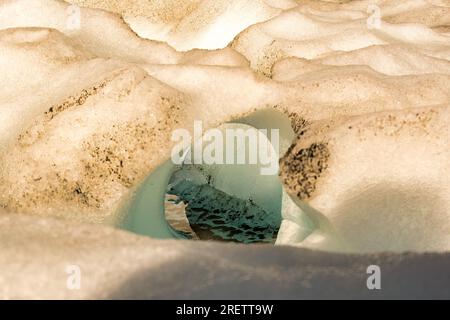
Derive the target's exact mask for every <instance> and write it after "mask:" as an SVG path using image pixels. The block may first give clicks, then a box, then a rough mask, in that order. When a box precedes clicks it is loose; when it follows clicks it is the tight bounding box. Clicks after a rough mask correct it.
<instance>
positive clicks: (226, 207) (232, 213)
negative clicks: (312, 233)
mask: <svg viewBox="0 0 450 320" xmlns="http://www.w3.org/2000/svg"><path fill="white" fill-rule="evenodd" d="M217 130H218V131H216V133H220V135H221V136H222V138H223V140H222V139H221V142H223V143H222V144H221V145H220V146H221V148H222V149H221V150H220V151H219V152H218V153H221V156H222V159H223V161H221V162H219V163H215V164H205V163H203V164H192V162H194V161H193V160H194V159H195V156H194V154H195V151H193V150H195V147H192V148H191V149H190V150H189V151H188V152H187V154H186V160H185V163H183V165H181V166H179V168H178V170H177V171H176V172H175V173H174V175H173V176H172V179H171V181H170V184H169V190H168V192H169V193H171V194H174V195H177V196H178V197H179V199H180V201H184V202H185V203H187V207H186V215H187V217H188V219H189V222H190V224H191V226H192V227H193V229H194V230H195V231H196V233H197V235H199V237H200V238H212V239H218V240H230V241H237V242H244V243H253V242H273V241H274V237H275V236H276V233H277V231H278V228H279V225H280V222H281V214H280V213H281V195H282V186H281V183H280V181H279V178H278V158H279V154H278V153H277V152H275V149H273V148H272V145H271V144H270V141H269V140H268V137H267V136H265V135H261V132H260V131H258V129H256V128H254V127H251V126H249V125H246V124H242V123H230V124H225V125H223V126H221V127H220V128H218V129H217ZM239 130H241V133H244V132H245V134H249V135H252V134H254V136H258V139H257V145H255V144H254V143H255V141H252V140H251V139H249V138H248V136H240V137H239V138H236V137H231V136H228V135H227V133H229V132H233V133H238V132H239ZM268 133H269V134H268V136H269V139H272V138H273V137H272V136H271V135H270V130H268ZM207 134H208V133H206V135H207ZM241 137H242V140H240V139H241ZM275 138H276V137H275ZM239 140H240V141H241V142H242V143H239ZM212 142H213V141H211V140H209V141H203V143H202V150H204V151H206V149H207V147H208V145H211V143H212ZM277 143H278V141H277ZM265 147H266V148H267V147H269V148H270V150H271V152H273V153H274V154H273V156H274V158H273V159H274V160H275V161H272V162H270V164H269V163H268V162H265V161H263V160H262V158H260V157H259V151H261V149H264V148H265ZM231 152H232V153H233V154H234V158H230V159H231V160H232V161H231V162H230V161H229V160H230V159H228V161H227V156H229V155H230V153H231ZM252 152H253V154H255V152H257V153H258V156H257V157H256V158H255V159H254V160H257V161H255V162H253V161H250V159H251V155H250V153H252ZM214 154H215V153H214ZM239 155H245V163H240V162H239V160H238V157H239ZM217 159H219V160H220V157H219V158H217ZM269 166H274V171H273V173H272V174H264V170H263V169H264V168H267V167H269ZM199 233H201V234H199Z"/></svg>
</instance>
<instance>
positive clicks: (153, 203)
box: [121, 160, 183, 239]
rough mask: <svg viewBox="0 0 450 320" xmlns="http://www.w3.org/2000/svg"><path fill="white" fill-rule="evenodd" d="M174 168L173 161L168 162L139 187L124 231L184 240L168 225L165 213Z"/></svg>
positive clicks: (128, 211)
mask: <svg viewBox="0 0 450 320" xmlns="http://www.w3.org/2000/svg"><path fill="white" fill-rule="evenodd" d="M173 168H174V166H173V163H172V161H171V160H169V161H167V162H166V163H164V164H163V165H162V166H161V167H159V168H158V169H156V170H155V171H154V172H153V173H152V174H151V175H150V176H149V177H148V178H147V179H146V180H145V181H144V183H143V184H142V185H141V186H140V187H139V189H138V190H137V191H136V193H135V195H134V196H133V199H132V201H131V205H130V206H129V207H128V208H127V209H126V210H125V211H126V217H125V220H124V222H123V224H122V226H121V227H122V228H123V229H125V230H128V231H131V232H134V233H137V234H141V235H147V236H151V237H154V238H160V239H179V238H183V235H182V234H181V233H179V232H176V231H175V230H174V229H172V227H171V226H170V225H169V224H168V223H167V221H166V218H165V213H164V197H165V194H166V188H167V184H168V182H169V178H170V176H171V174H172V172H173Z"/></svg>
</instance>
